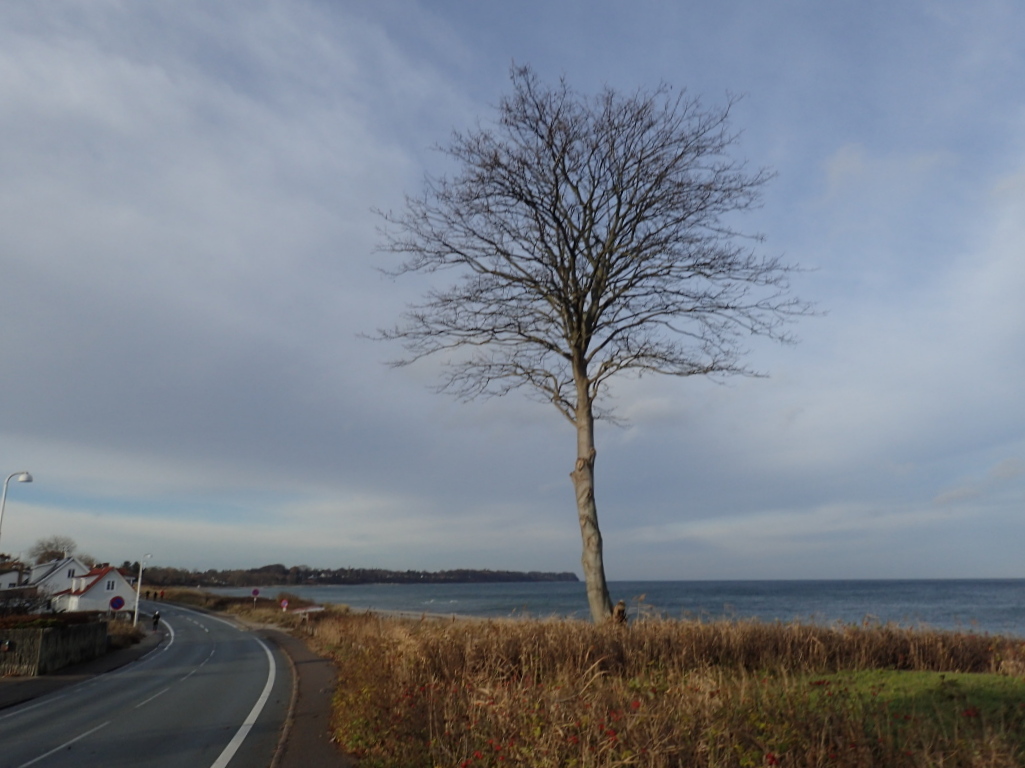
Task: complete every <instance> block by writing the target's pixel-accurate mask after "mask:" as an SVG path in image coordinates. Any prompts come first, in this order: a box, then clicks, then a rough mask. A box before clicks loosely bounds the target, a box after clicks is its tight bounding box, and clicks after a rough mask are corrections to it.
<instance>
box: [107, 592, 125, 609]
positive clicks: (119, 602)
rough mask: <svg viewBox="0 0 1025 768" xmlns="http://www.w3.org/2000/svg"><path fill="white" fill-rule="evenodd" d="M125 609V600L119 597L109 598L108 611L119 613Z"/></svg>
mask: <svg viewBox="0 0 1025 768" xmlns="http://www.w3.org/2000/svg"><path fill="white" fill-rule="evenodd" d="M124 607H125V599H124V598H123V597H121V595H114V596H113V597H112V598H110V609H111V610H112V611H120V610H121V609H122V608H124Z"/></svg>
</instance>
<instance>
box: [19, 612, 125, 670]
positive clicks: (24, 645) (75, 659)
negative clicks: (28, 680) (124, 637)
mask: <svg viewBox="0 0 1025 768" xmlns="http://www.w3.org/2000/svg"><path fill="white" fill-rule="evenodd" d="M106 652H107V622H105V621H99V622H91V623H89V624H73V625H69V626H62V627H44V628H30V629H0V675H3V676H5V677H11V676H29V677H34V676H35V675H48V674H50V673H52V672H56V671H57V670H59V669H63V668H64V667H66V666H69V665H71V664H77V663H79V662H82V661H88V660H89V659H94V658H96V657H97V656H101V655H102V654H104V653H106Z"/></svg>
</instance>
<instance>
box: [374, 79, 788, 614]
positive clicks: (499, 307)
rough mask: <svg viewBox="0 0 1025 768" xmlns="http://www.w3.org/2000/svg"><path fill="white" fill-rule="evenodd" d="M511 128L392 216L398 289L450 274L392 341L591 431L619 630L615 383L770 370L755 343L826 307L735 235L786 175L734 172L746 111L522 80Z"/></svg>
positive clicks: (472, 135) (587, 562) (457, 376)
mask: <svg viewBox="0 0 1025 768" xmlns="http://www.w3.org/2000/svg"><path fill="white" fill-rule="evenodd" d="M512 85H513V89H512V93H511V94H510V95H508V96H506V97H505V98H503V99H502V100H501V102H500V103H499V105H498V117H497V120H496V121H495V122H494V123H493V124H491V125H479V126H478V127H476V128H475V129H473V130H469V131H466V132H455V133H454V134H453V137H452V140H451V142H450V143H449V144H448V145H446V146H443V147H441V148H440V149H441V151H442V152H443V153H444V154H445V155H447V156H448V157H449V158H450V159H451V160H452V161H453V162H454V165H455V166H456V167H457V169H458V170H457V171H456V172H455V174H454V175H452V176H440V177H430V176H429V177H427V179H426V181H425V185H424V190H423V193H422V194H421V195H419V196H415V197H413V196H407V198H406V204H405V208H404V210H402V211H400V212H399V213H397V214H393V213H386V214H382V215H383V217H384V220H385V227H384V230H383V235H382V238H383V240H382V244H381V248H382V250H384V251H387V252H391V253H394V254H398V255H400V256H401V257H402V258H403V259H404V260H403V261H402V263H401V264H400V265H399V266H398V267H396V268H394V269H392V270H390V273H391V274H393V275H395V276H399V275H405V274H409V273H425V274H434V273H438V272H442V271H447V270H451V271H452V272H453V279H452V281H451V282H449V283H447V284H441V285H436V286H435V287H432V288H430V289H429V290H428V291H427V292H426V294H425V298H424V300H423V301H422V302H420V303H418V304H415V305H412V306H410V307H409V308H408V310H407V311H406V312H405V313H404V315H403V317H402V320H401V321H400V322H399V323H398V324H397V325H396V326H394V327H392V328H389V329H385V330H383V331H381V332H380V336H381V337H382V338H384V339H391V340H397V341H399V342H401V343H402V344H403V345H404V347H405V350H406V354H405V356H404V357H402V358H400V359H399V360H397V361H396V364H397V365H406V364H409V363H412V362H414V361H416V360H419V359H421V358H423V357H425V356H429V355H439V356H441V357H442V358H443V361H444V364H445V367H444V369H443V372H442V382H441V386H440V389H441V390H442V391H447V392H450V393H452V394H455V395H456V396H458V397H460V398H462V399H472V398H474V397H477V396H480V395H504V394H506V393H508V392H509V391H511V390H513V389H518V388H525V389H526V390H527V391H528V392H529V393H531V394H533V395H534V396H536V397H539V398H540V399H542V400H544V401H546V402H551V403H552V404H553V405H554V406H555V407H556V408H557V409H558V410H559V412H560V413H561V414H562V415H563V416H564V417H566V418H567V419H568V420H569V421H570V422H571V423H572V424H573V425H574V427H575V428H576V430H577V463H576V466H575V468H574V470H573V473H571V476H572V478H573V481H574V486H575V489H576V495H577V505H578V515H579V520H580V524H581V534H582V536H583V541H584V560H583V564H584V572H585V578H586V580H587V582H588V594H589V600H590V604H591V612H592V615H593V616H594V617H595V618H596V619H598V618H600V617H602V616H606V615H608V613H609V612H610V611H611V603H610V600H609V597H608V593H607V588H606V586H605V577H604V566H603V562H602V555H601V536H600V533H599V530H598V523H597V511H596V507H595V505H594V489H593V465H594V457H595V448H594V435H593V429H594V420H595V418H600V417H602V416H612V415H614V414H613V409H612V407H611V406H610V405H609V404H608V403H607V402H606V400H605V396H606V395H607V384H608V382H609V380H610V379H611V378H612V377H614V376H617V375H622V374H634V375H643V374H646V373H660V374H667V375H671V376H680V377H685V376H694V375H730V374H750V373H753V371H751V370H750V369H749V368H748V367H747V366H746V365H745V364H744V362H743V360H742V358H743V353H744V351H745V350H744V347H743V340H744V339H745V338H746V337H748V336H750V335H752V334H753V335H761V336H766V337H770V338H772V339H775V340H777V341H784V342H785V341H789V340H790V336H789V335H788V333H787V330H786V324H787V321H788V320H790V319H791V318H793V317H796V316H799V315H802V314H806V313H807V312H808V305H807V304H806V303H804V302H802V301H801V300H799V299H797V298H795V297H793V296H791V295H790V286H789V280H788V277H789V273H790V272H791V271H792V269H793V267H792V266H790V265H788V264H785V263H783V262H782V261H781V260H780V259H779V258H777V257H771V256H765V255H760V254H758V253H756V252H755V251H754V250H753V246H754V245H755V244H756V243H758V242H760V241H761V237H760V236H759V235H753V234H745V233H743V232H741V231H740V230H739V229H737V228H736V224H735V221H736V219H737V217H738V214H740V213H743V212H745V211H748V210H750V209H751V208H752V207H754V206H756V205H758V204H759V202H760V194H761V190H762V188H763V186H764V185H765V184H766V182H767V181H769V179H770V178H771V177H772V174H771V172H769V171H766V170H754V171H749V170H748V169H747V167H746V165H745V164H744V163H743V162H741V161H738V160H735V159H734V158H732V157H731V155H730V151H731V149H732V148H733V145H734V144H735V143H736V140H737V135H736V134H735V133H734V132H732V131H731V129H730V125H729V123H730V113H731V109H732V108H733V105H734V102H733V101H732V100H730V101H727V103H726V104H725V105H724V106H722V107H718V108H706V107H704V106H703V105H702V103H701V101H700V100H699V99H696V98H692V97H690V96H688V94H687V92H686V91H683V92H676V91H674V89H672V88H671V87H669V86H668V85H660V86H658V87H657V88H654V89H638V90H637V91H635V92H633V93H630V94H625V95H624V94H621V93H619V92H617V91H615V90H614V89H612V88H605V89H604V90H602V91H601V92H600V93H598V94H596V95H594V96H586V95H581V94H578V93H577V92H575V91H574V90H573V89H572V88H570V87H569V85H568V84H567V83H566V81H565V80H562V81H560V82H559V83H558V85H556V86H553V87H550V86H547V85H545V84H544V83H542V82H541V81H540V80H539V78H538V77H537V76H536V75H535V74H534V73H533V72H532V71H531V70H530V68H528V67H521V68H514V69H513V71H512Z"/></svg>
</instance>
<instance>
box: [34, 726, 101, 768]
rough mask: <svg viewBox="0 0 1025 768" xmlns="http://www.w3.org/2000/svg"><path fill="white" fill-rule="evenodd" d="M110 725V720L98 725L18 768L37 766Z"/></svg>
mask: <svg viewBox="0 0 1025 768" xmlns="http://www.w3.org/2000/svg"><path fill="white" fill-rule="evenodd" d="M108 725H110V720H108V721H107V722H105V723H104V724H103V725H97V726H96V727H95V728H93V729H92V730H91V731H86V732H85V733H83V734H82V735H80V736H76V737H75V738H73V739H72V740H71V741H66V742H64V743H63V744H61V745H60V746H59V747H54V748H53V749H51V750H50V751H49V752H47V753H46V754H45V755H40V756H39V757H37V758H36V759H35V760H29V761H28V762H27V763H22V764H21V765H19V766H18V768H28V766H30V765H35V764H36V763H38V762H39V761H40V760H45V759H46V758H48V757H49V756H50V755H54V754H56V753H58V752H60V751H61V750H62V749H67V748H68V747H70V746H71V745H72V744H74V743H75V742H76V741H81V740H82V739H84V738H85V737H86V736H91V735H92V734H94V733H96V732H97V731H98V730H100V729H101V728H106V727H107V726H108Z"/></svg>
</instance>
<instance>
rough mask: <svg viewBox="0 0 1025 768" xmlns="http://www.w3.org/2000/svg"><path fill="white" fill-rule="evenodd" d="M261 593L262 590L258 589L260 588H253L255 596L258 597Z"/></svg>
mask: <svg viewBox="0 0 1025 768" xmlns="http://www.w3.org/2000/svg"><path fill="white" fill-rule="evenodd" d="M259 594H260V590H258V589H254V590H253V597H257V596H259Z"/></svg>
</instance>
